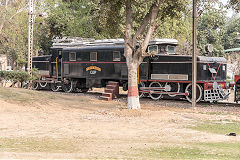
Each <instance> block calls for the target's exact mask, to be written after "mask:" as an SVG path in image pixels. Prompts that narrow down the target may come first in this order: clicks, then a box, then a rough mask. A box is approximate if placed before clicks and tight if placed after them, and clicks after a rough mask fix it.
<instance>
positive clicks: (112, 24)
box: [0, 0, 240, 69]
mask: <svg viewBox="0 0 240 160" xmlns="http://www.w3.org/2000/svg"><path fill="white" fill-rule="evenodd" d="M102 1H105V2H106V1H108V0H91V1H89V0H54V1H53V0H39V1H35V4H36V7H35V13H36V14H35V23H34V48H35V55H37V54H38V52H42V53H43V54H49V53H50V52H49V49H50V47H51V45H52V39H55V38H62V37H81V38H95V39H104V38H123V33H124V22H125V19H124V16H123V14H124V9H123V8H122V7H121V5H122V1H120V0H115V1H109V3H113V2H114V3H115V4H112V5H111V7H115V8H114V9H113V8H109V6H110V5H107V3H104V5H105V6H104V5H103V3H101V2H102ZM0 2H1V3H0V54H5V55H7V57H8V60H9V62H8V63H9V64H8V65H11V66H12V67H14V68H15V69H20V68H22V67H23V66H24V65H25V64H26V58H27V49H28V48H27V44H28V39H27V38H28V36H27V34H28V8H27V7H28V4H27V2H28V1H27V0H9V3H8V5H6V3H5V2H6V0H1V1H0ZM148 2H149V4H150V1H148ZM179 2H182V3H185V4H184V6H185V8H184V9H182V10H181V11H178V10H176V11H174V12H173V13H174V14H175V16H174V18H172V16H165V15H167V14H166V13H163V11H164V9H162V10H160V12H162V13H160V17H158V19H157V25H158V28H157V30H156V31H155V33H154V37H153V38H156V37H157V38H175V39H177V40H178V41H179V44H180V45H179V48H178V53H179V54H191V38H192V11H191V9H192V8H191V3H192V2H191V0H187V1H179ZM136 3H137V5H135V6H137V7H135V8H134V15H133V17H134V20H135V21H134V24H133V27H135V28H137V27H138V26H139V25H140V24H141V22H142V19H143V16H144V14H145V12H146V11H147V10H148V8H149V4H148V3H143V2H142V1H141V0H136ZM216 4H218V7H216ZM173 5H174V3H173ZM119 6H120V7H119ZM166 7H171V6H166ZM226 7H232V8H234V9H235V10H236V11H239V2H238V1H234V0H232V1H231V3H230V4H229V5H228V6H223V5H221V3H220V2H218V0H211V1H205V0H202V1H199V4H198V13H199V17H198V37H197V39H198V48H199V55H207V52H206V51H205V45H206V44H212V45H213V47H214V52H213V55H214V56H219V55H223V51H224V50H225V49H229V48H237V47H240V40H239V39H238V38H237V37H238V36H239V33H240V25H239V24H240V17H239V15H238V14H236V15H235V16H233V17H227V16H226ZM114 10H115V11H114ZM165 11H166V10H165ZM116 13H118V14H116ZM39 15H41V16H39Z"/></svg>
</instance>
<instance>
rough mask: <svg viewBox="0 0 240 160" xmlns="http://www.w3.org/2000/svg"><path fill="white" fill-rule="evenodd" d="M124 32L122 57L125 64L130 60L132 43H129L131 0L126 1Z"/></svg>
mask: <svg viewBox="0 0 240 160" xmlns="http://www.w3.org/2000/svg"><path fill="white" fill-rule="evenodd" d="M125 4H126V30H125V42H124V43H125V45H124V46H125V48H124V56H125V57H126V60H127V64H128V62H129V61H131V60H132V49H131V47H130V46H131V45H132V41H131V30H132V22H131V18H132V4H131V0H126V1H125Z"/></svg>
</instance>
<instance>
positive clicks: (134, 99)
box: [128, 62, 140, 109]
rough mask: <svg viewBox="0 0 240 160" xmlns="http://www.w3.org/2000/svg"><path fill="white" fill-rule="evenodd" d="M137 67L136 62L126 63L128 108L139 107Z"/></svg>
mask: <svg viewBox="0 0 240 160" xmlns="http://www.w3.org/2000/svg"><path fill="white" fill-rule="evenodd" d="M137 68H138V64H137V63H134V62H132V63H131V64H129V65H128V109H140V102H139V94H138V81H137V79H138V70H137Z"/></svg>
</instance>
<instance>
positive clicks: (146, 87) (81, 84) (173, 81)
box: [33, 39, 240, 102]
mask: <svg viewBox="0 0 240 160" xmlns="http://www.w3.org/2000/svg"><path fill="white" fill-rule="evenodd" d="M177 45H178V42H177V40H175V39H154V40H152V41H150V43H149V46H148V52H156V54H155V55H154V56H150V57H146V58H144V60H143V62H142V64H141V65H140V66H139V69H138V74H139V76H138V79H139V96H140V97H146V96H149V97H150V98H152V99H154V100H158V99H161V98H171V99H173V98H174V99H180V98H185V99H187V100H188V101H189V102H191V97H192V95H191V91H192V83H191V82H192V67H191V66H192V57H191V56H188V55H177V54H175V53H176V46H177ZM33 67H35V68H38V73H39V75H40V77H41V78H40V79H39V80H36V81H35V82H34V84H33V88H34V89H40V88H46V87H47V86H49V87H50V88H51V90H53V91H59V90H60V89H62V90H63V91H65V92H76V91H78V92H87V91H88V89H89V88H93V87H97V88H101V87H105V86H106V84H107V82H108V81H116V82H119V86H122V87H123V90H127V88H128V87H127V77H128V73H127V72H128V71H127V65H126V59H125V57H124V40H123V39H109V40H91V41H80V42H71V43H55V44H54V46H53V47H52V48H51V55H47V56H39V57H34V58H33ZM226 75H227V61H226V59H225V58H223V57H203V56H198V57H197V98H196V100H197V102H199V101H201V100H203V101H209V102H215V101H219V100H223V99H227V98H228V97H229V93H228V92H226V90H225V89H229V88H230V83H229V82H226ZM239 79H240V78H239ZM236 101H238V100H236Z"/></svg>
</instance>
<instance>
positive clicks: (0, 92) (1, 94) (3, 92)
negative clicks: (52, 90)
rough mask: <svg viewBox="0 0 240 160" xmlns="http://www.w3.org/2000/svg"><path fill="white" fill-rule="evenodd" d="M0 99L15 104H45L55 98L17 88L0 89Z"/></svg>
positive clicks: (46, 94)
mask: <svg viewBox="0 0 240 160" xmlns="http://www.w3.org/2000/svg"><path fill="white" fill-rule="evenodd" d="M0 98H1V99H3V100H6V101H10V102H15V103H24V104H28V103H32V102H39V103H42V102H43V103H46V102H47V101H48V100H52V99H55V98H56V96H54V95H51V94H48V93H42V92H37V91H32V90H27V89H19V88H0Z"/></svg>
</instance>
